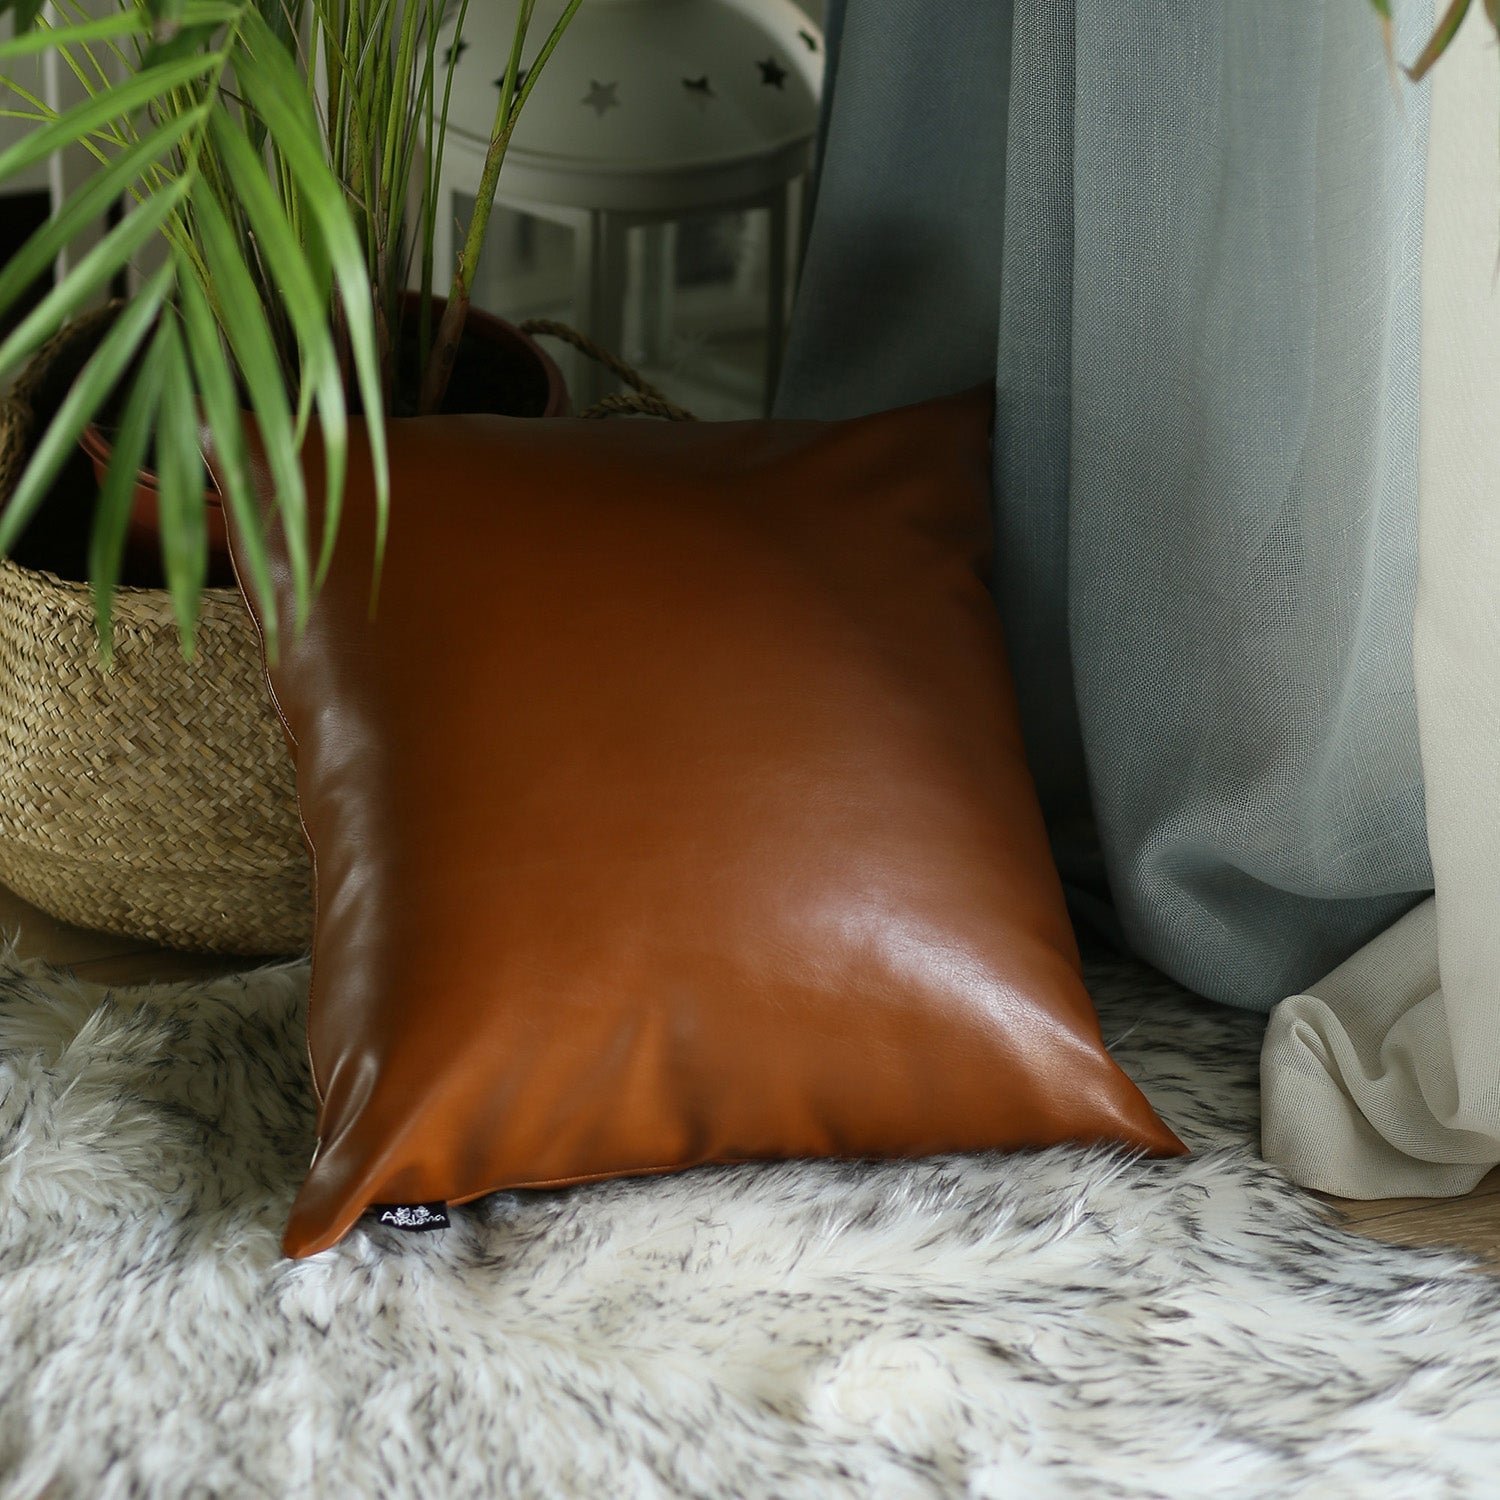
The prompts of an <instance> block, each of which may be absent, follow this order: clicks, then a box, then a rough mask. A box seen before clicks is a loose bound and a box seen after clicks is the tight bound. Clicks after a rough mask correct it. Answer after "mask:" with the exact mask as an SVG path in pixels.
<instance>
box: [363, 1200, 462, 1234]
mask: <svg viewBox="0 0 1500 1500" xmlns="http://www.w3.org/2000/svg"><path fill="white" fill-rule="evenodd" d="M369 1213H370V1217H371V1218H372V1219H374V1220H375V1222H376V1223H377V1224H386V1225H388V1226H389V1227H390V1228H392V1229H401V1230H404V1231H405V1232H406V1233H407V1234H428V1233H430V1232H431V1231H432V1230H434V1229H446V1228H447V1227H448V1205H447V1204H446V1203H372V1204H371V1205H370V1209H369Z"/></svg>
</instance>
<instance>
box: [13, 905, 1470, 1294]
mask: <svg viewBox="0 0 1500 1500" xmlns="http://www.w3.org/2000/svg"><path fill="white" fill-rule="evenodd" d="M0 934H5V935H13V936H14V937H15V939H16V949H17V952H19V953H20V955H21V956H22V957H23V958H39V959H42V960H44V961H45V962H47V963H50V964H55V965H57V966H59V967H61V968H66V969H69V970H71V971H72V972H73V973H75V974H77V975H78V976H79V977H80V978H82V979H89V980H92V981H94V982H95V983H97V984H115V985H130V984H159V983H171V982H174V981H178V980H187V979H197V978H204V977H208V976H213V975H218V974H226V973H233V972H234V971H235V970H237V969H242V968H244V967H246V964H247V960H246V959H243V958H240V959H235V958H204V957H201V956H198V955H194V954H186V953H172V952H169V951H167V950H165V949H161V948H153V947H150V946H148V945H146V944H144V943H140V942H133V941H132V940H131V939H129V938H119V937H110V936H108V935H107V934H105V933H100V932H86V931H84V930H83V929H82V928H78V927H69V926H68V925H67V924H66V923H64V922H58V921H56V920H55V919H54V918H52V917H49V916H47V915H46V914H45V913H43V912H40V911H38V910H37V909H36V908H35V907H34V906H29V905H28V904H27V903H26V902H24V901H22V900H21V899H20V898H19V897H18V896H14V895H12V894H11V893H10V892H9V891H7V890H5V889H4V888H3V887H0ZM248 961H249V962H253V960H248ZM1317 1196H1318V1197H1319V1199H1320V1201H1321V1202H1323V1203H1324V1204H1325V1205H1326V1206H1327V1207H1328V1210H1329V1212H1330V1213H1332V1214H1333V1215H1334V1216H1336V1217H1337V1218H1339V1219H1341V1220H1343V1221H1344V1222H1345V1223H1346V1224H1348V1225H1349V1227H1350V1228H1352V1229H1356V1230H1358V1231H1359V1232H1360V1233H1361V1234H1367V1235H1369V1236H1371V1238H1373V1239H1378V1240H1388V1241H1390V1242H1391V1243H1392V1244H1397V1245H1436V1246H1443V1247H1449V1248H1454V1249H1459V1250H1467V1251H1469V1252H1470V1253H1471V1254H1474V1255H1477V1256H1480V1257H1482V1258H1483V1259H1484V1260H1485V1261H1486V1262H1487V1263H1488V1264H1489V1265H1491V1266H1492V1267H1494V1268H1495V1269H1496V1270H1500V1168H1496V1170H1495V1171H1493V1172H1491V1173H1490V1175H1489V1176H1488V1177H1486V1178H1485V1180H1484V1181H1483V1182H1481V1183H1480V1184H1479V1186H1478V1187H1477V1188H1475V1189H1474V1191H1473V1192H1472V1193H1470V1194H1469V1195H1468V1196H1467V1197H1465V1198H1440V1199H1434V1198H1388V1199H1382V1200H1379V1201H1376V1202H1368V1203H1359V1202H1354V1201H1352V1200H1348V1199H1342V1198H1329V1197H1326V1196H1324V1195H1322V1194H1319V1195H1317Z"/></svg>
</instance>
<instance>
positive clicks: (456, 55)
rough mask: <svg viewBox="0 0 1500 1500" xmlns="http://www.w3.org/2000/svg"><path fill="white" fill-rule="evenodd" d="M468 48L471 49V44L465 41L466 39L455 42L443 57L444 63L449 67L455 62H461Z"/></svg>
mask: <svg viewBox="0 0 1500 1500" xmlns="http://www.w3.org/2000/svg"><path fill="white" fill-rule="evenodd" d="M468 50H469V44H468V43H467V42H465V41H457V42H455V43H454V44H453V45H452V46H451V47H450V48H449V49H448V51H447V53H446V54H445V55H444V57H443V62H444V64H445V65H446V66H448V67H450V68H451V67H452V66H453V64H454V63H456V62H461V61H462V60H463V55H464V53H465V52H467V51H468Z"/></svg>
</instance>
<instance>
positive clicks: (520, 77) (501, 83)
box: [495, 68, 588, 103]
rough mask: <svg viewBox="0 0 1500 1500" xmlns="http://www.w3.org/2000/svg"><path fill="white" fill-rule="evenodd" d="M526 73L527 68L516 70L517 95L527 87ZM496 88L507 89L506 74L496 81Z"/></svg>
mask: <svg viewBox="0 0 1500 1500" xmlns="http://www.w3.org/2000/svg"><path fill="white" fill-rule="evenodd" d="M526 71H527V70H526V69H525V68H518V69H517V70H516V93H517V95H519V94H520V92H521V90H522V89H523V88H525V87H526ZM495 87H496V88H497V89H503V88H504V87H505V74H504V73H502V74H501V75H500V76H499V77H498V78H497V79H496V80H495ZM584 102H585V103H587V102H588V101H587V100H585V101H584Z"/></svg>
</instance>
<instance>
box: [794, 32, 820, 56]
mask: <svg viewBox="0 0 1500 1500" xmlns="http://www.w3.org/2000/svg"><path fill="white" fill-rule="evenodd" d="M797 35H798V36H800V37H801V38H802V40H803V41H804V42H806V43H807V50H808V51H809V52H816V51H817V50H818V39H817V37H815V36H814V35H813V34H812V32H810V31H799V32H798V33H797Z"/></svg>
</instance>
